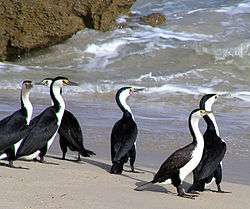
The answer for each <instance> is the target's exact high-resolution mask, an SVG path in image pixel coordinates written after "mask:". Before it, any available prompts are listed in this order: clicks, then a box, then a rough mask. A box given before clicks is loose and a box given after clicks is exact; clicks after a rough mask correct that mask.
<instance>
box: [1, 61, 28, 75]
mask: <svg viewBox="0 0 250 209" xmlns="http://www.w3.org/2000/svg"><path fill="white" fill-rule="evenodd" d="M29 70H30V69H29V68H28V67H26V66H22V65H16V64H11V63H3V62H0V73H5V72H17V73H20V72H24V71H29Z"/></svg>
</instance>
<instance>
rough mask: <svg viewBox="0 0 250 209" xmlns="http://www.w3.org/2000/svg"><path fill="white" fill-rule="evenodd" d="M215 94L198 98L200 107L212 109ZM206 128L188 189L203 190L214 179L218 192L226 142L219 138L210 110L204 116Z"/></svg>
mask: <svg viewBox="0 0 250 209" xmlns="http://www.w3.org/2000/svg"><path fill="white" fill-rule="evenodd" d="M217 98H218V95H217V94H207V95H205V96H203V97H202V99H201V100H200V108H203V109H205V110H206V111H212V105H213V104H214V102H215V101H216V100H217ZM204 120H205V121H206V123H207V129H206V131H205V133H204V135H203V137H204V143H205V144H204V152H203V155H202V159H201V161H200V163H199V165H198V166H197V167H196V169H195V170H194V171H193V185H192V186H191V187H190V189H189V191H204V189H205V184H210V183H211V182H212V181H213V180H215V182H216V185H217V189H218V192H223V191H222V190H221V187H220V183H221V181H222V160H223V158H224V155H225V153H226V143H225V141H224V140H223V139H221V138H220V133H219V128H218V125H217V123H216V120H215V117H214V114H213V113H212V112H211V113H209V114H208V115H206V116H204Z"/></svg>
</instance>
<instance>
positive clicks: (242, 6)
mask: <svg viewBox="0 0 250 209" xmlns="http://www.w3.org/2000/svg"><path fill="white" fill-rule="evenodd" d="M215 12H220V13H227V14H229V15H237V14H245V13H246V14H247V13H250V2H244V3H239V4H237V5H235V6H229V7H222V8H220V9H217V10H215Z"/></svg>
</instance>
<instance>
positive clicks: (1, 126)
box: [0, 80, 33, 167]
mask: <svg viewBox="0 0 250 209" xmlns="http://www.w3.org/2000/svg"><path fill="white" fill-rule="evenodd" d="M32 87H33V83H32V81H30V80H25V81H23V83H22V89H21V95H20V100H21V108H20V109H19V110H18V111H16V112H14V113H13V114H12V115H10V116H8V117H6V118H4V119H3V120H1V121H0V150H1V151H0V153H1V155H0V159H7V160H8V161H9V166H10V167H14V166H13V160H14V159H15V155H16V151H17V149H18V147H19V146H20V144H21V142H22V139H23V138H24V137H25V135H26V134H27V131H28V125H29V123H30V120H31V117H32V112H33V107H32V104H31V102H30V100H29V95H30V91H31V89H32Z"/></svg>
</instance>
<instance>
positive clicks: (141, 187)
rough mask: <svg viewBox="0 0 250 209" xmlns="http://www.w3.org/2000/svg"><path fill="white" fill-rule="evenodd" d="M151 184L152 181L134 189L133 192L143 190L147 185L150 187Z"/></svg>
mask: <svg viewBox="0 0 250 209" xmlns="http://www.w3.org/2000/svg"><path fill="white" fill-rule="evenodd" d="M151 184H153V181H149V182H147V183H145V184H142V185H140V186H138V187H136V188H135V189H134V190H135V191H142V190H144V189H145V188H146V187H147V186H148V185H151Z"/></svg>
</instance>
